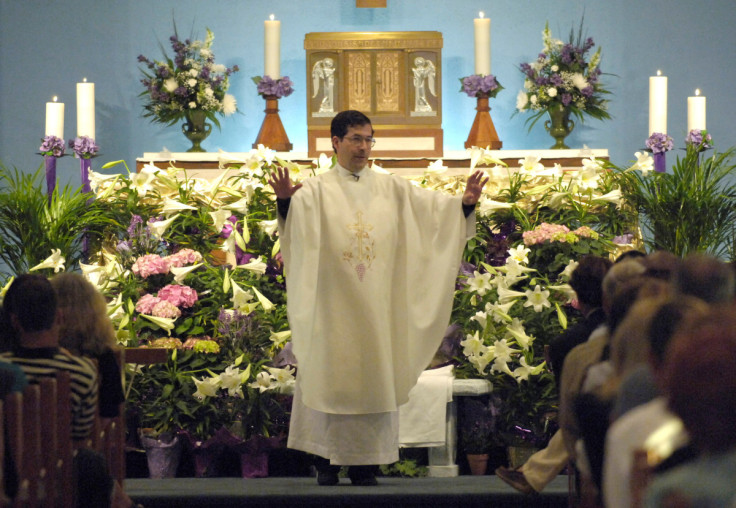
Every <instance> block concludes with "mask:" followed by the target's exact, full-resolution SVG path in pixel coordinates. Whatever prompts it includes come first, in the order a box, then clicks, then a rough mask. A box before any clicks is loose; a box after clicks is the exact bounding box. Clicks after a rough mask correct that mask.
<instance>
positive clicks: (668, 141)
mask: <svg viewBox="0 0 736 508" xmlns="http://www.w3.org/2000/svg"><path fill="white" fill-rule="evenodd" d="M644 145H645V146H646V147H647V150H649V151H650V152H652V153H654V154H657V153H664V152H669V151H670V150H672V149H673V148H674V147H675V143H674V141H673V139H672V137H671V136H668V135H667V134H662V133H661V132H653V133H652V135H651V136H649V137H648V138H647V140H646V141H645V142H644Z"/></svg>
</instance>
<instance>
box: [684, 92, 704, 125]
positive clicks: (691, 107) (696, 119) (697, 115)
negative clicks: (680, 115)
mask: <svg viewBox="0 0 736 508" xmlns="http://www.w3.org/2000/svg"><path fill="white" fill-rule="evenodd" d="M693 129H700V130H705V96H703V95H700V90H695V96H694V97H688V98H687V131H688V132H690V131H691V130H693Z"/></svg>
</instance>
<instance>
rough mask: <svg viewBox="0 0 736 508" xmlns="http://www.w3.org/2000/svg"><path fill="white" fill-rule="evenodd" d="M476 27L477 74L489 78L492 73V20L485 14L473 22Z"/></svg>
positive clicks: (479, 14)
mask: <svg viewBox="0 0 736 508" xmlns="http://www.w3.org/2000/svg"><path fill="white" fill-rule="evenodd" d="M473 26H474V27H475V73H476V74H481V75H483V76H487V75H489V74H490V73H491V18H486V17H484V14H483V12H479V13H478V17H477V18H475V19H474V20H473Z"/></svg>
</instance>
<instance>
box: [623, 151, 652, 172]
mask: <svg viewBox="0 0 736 508" xmlns="http://www.w3.org/2000/svg"><path fill="white" fill-rule="evenodd" d="M634 156H636V162H635V163H634V165H633V166H631V167H630V168H629V169H628V170H629V171H633V170H635V169H638V170H639V171H641V174H642V175H643V176H647V175H648V174H649V172H650V171H653V170H654V158H652V155H651V154H650V153H649V152H636V153H635V154H634Z"/></svg>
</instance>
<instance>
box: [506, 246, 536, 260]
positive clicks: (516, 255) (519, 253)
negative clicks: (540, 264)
mask: <svg viewBox="0 0 736 508" xmlns="http://www.w3.org/2000/svg"><path fill="white" fill-rule="evenodd" d="M531 251H532V250H531V249H530V248H529V247H526V246H525V245H524V244H519V245H517V246H516V247H511V248H510V249H509V250H508V251H507V252H508V253H509V257H508V259H513V260H514V261H516V262H517V263H519V264H522V265H525V264H527V263H529V257H528V256H529V253H530V252H531Z"/></svg>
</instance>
